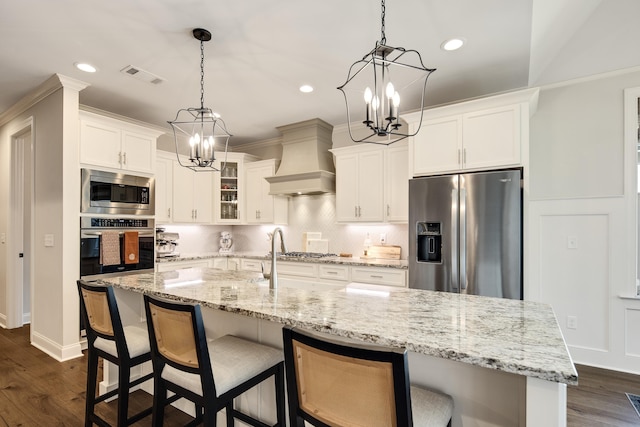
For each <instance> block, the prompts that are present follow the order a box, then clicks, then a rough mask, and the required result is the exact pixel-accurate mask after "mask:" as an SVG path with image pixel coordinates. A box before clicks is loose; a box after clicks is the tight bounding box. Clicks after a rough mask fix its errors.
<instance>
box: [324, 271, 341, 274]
mask: <svg viewBox="0 0 640 427" xmlns="http://www.w3.org/2000/svg"><path fill="white" fill-rule="evenodd" d="M326 273H327V274H338V272H337V271H327V272H326Z"/></svg>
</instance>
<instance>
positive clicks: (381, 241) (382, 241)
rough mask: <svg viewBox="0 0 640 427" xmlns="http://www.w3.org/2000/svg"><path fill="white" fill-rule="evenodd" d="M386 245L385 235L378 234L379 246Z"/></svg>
mask: <svg viewBox="0 0 640 427" xmlns="http://www.w3.org/2000/svg"><path fill="white" fill-rule="evenodd" d="M385 243H387V233H380V244H381V245H384V244H385Z"/></svg>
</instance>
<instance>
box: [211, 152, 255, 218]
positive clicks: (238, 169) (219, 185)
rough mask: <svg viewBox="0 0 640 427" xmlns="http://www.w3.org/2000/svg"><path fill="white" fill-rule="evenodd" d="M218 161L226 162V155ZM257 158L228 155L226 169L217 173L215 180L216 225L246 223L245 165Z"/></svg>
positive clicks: (220, 154) (217, 156)
mask: <svg viewBox="0 0 640 427" xmlns="http://www.w3.org/2000/svg"><path fill="white" fill-rule="evenodd" d="M216 159H219V160H220V162H224V161H225V154H224V153H216ZM255 160H257V157H255V156H250V155H248V154H245V153H227V155H226V167H225V168H224V169H223V170H222V171H221V172H215V173H214V178H213V188H214V194H213V201H214V209H213V211H214V222H215V223H216V224H243V223H244V221H245V213H244V207H245V197H246V196H245V191H246V184H245V173H244V167H245V164H247V163H249V162H253V161H255Z"/></svg>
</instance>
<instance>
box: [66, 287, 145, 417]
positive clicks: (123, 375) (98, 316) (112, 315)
mask: <svg viewBox="0 0 640 427" xmlns="http://www.w3.org/2000/svg"><path fill="white" fill-rule="evenodd" d="M77 284H78V293H79V294H80V307H81V312H82V316H83V317H84V322H85V325H86V329H87V349H88V354H87V356H88V357H87V359H88V363H87V365H88V366H87V396H86V407H85V422H84V424H85V426H86V427H89V426H92V425H93V423H96V424H98V425H101V426H104V425H106V426H108V425H109V424H108V423H107V422H106V421H105V420H104V419H102V418H101V417H99V416H98V415H96V413H95V405H96V404H97V403H100V402H102V401H104V400H106V399H109V398H111V397H113V396H115V395H116V394H117V395H118V421H117V423H118V424H117V425H118V426H128V425H130V424H133V423H135V422H136V421H138V420H140V419H142V418H144V417H146V416H148V415H150V414H151V408H147V409H145V410H144V411H142V412H140V413H138V414H135V415H133V416H131V417H129V416H128V409H129V389H130V388H131V387H133V386H136V385H138V384H141V383H143V382H144V381H147V380H149V379H151V378H152V377H153V373H151V374H148V375H145V376H143V377H140V378H138V379H136V380H134V381H130V375H131V368H132V367H134V366H137V365H139V364H141V363H144V362H146V361H148V360H151V352H150V347H149V335H148V333H147V330H146V329H145V328H144V327H143V326H144V325H143V326H142V327H140V326H124V327H123V326H122V321H121V319H120V313H119V312H118V305H117V303H116V298H115V295H114V293H113V288H112V287H111V286H100V285H92V284H89V283H87V282H84V281H82V280H78V282H77ZM99 357H102V358H103V359H105V360H108V361H109V362H111V363H113V364H115V365H117V366H118V388H117V389H116V390H112V391H110V392H108V393H105V394H103V395H101V396H99V397H96V383H97V377H98V358H99Z"/></svg>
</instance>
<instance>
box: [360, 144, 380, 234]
mask: <svg viewBox="0 0 640 427" xmlns="http://www.w3.org/2000/svg"><path fill="white" fill-rule="evenodd" d="M383 195H384V161H383V151H382V150H376V151H367V152H364V153H360V155H359V156H358V198H357V200H358V218H357V220H358V221H363V222H380V221H382V220H383V217H384V214H383V212H384V209H383V203H384V199H383Z"/></svg>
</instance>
